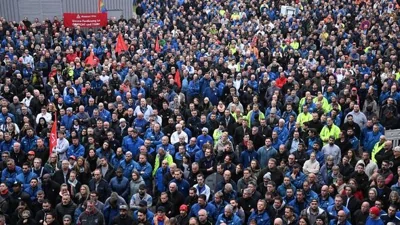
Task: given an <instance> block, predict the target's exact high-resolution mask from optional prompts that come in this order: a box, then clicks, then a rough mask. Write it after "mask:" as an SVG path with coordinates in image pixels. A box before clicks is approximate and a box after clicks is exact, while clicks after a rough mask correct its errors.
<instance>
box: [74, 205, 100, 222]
mask: <svg viewBox="0 0 400 225" xmlns="http://www.w3.org/2000/svg"><path fill="white" fill-rule="evenodd" d="M76 224H77V225H103V224H105V221H104V216H103V214H102V213H101V212H99V211H98V210H97V209H96V208H95V209H94V210H93V212H87V211H85V212H83V213H82V214H81V215H80V216H79V218H78V222H77V223H76Z"/></svg>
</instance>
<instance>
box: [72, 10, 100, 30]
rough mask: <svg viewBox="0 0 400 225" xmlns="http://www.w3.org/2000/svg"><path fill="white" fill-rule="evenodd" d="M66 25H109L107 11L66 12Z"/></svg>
mask: <svg viewBox="0 0 400 225" xmlns="http://www.w3.org/2000/svg"><path fill="white" fill-rule="evenodd" d="M64 26H65V27H74V26H80V27H103V26H107V13H64Z"/></svg>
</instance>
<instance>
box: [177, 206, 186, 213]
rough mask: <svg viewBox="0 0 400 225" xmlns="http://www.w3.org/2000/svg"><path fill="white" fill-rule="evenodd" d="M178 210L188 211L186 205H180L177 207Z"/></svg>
mask: <svg viewBox="0 0 400 225" xmlns="http://www.w3.org/2000/svg"><path fill="white" fill-rule="evenodd" d="M179 211H186V212H187V211H188V207H187V205H181V206H180V207H179Z"/></svg>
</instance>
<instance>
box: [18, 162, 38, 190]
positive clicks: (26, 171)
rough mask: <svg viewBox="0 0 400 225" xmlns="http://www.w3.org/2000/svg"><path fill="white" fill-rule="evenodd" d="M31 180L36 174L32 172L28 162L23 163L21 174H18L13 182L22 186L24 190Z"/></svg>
mask: <svg viewBox="0 0 400 225" xmlns="http://www.w3.org/2000/svg"><path fill="white" fill-rule="evenodd" d="M32 178H37V175H36V173H34V172H32V171H31V169H30V166H29V163H28V162H24V164H23V165H22V173H20V174H18V175H17V177H16V178H15V180H16V181H17V182H19V183H21V184H22V187H23V188H24V189H25V188H27V187H28V186H29V184H30V182H31V180H32Z"/></svg>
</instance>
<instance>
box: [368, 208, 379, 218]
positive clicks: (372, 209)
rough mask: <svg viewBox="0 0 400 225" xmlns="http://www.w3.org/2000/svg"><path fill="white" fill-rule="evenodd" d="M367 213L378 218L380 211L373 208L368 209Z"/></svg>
mask: <svg viewBox="0 0 400 225" xmlns="http://www.w3.org/2000/svg"><path fill="white" fill-rule="evenodd" d="M369 213H371V214H373V215H375V216H379V214H380V210H379V209H378V207H376V206H374V207H371V208H370V209H369Z"/></svg>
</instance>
